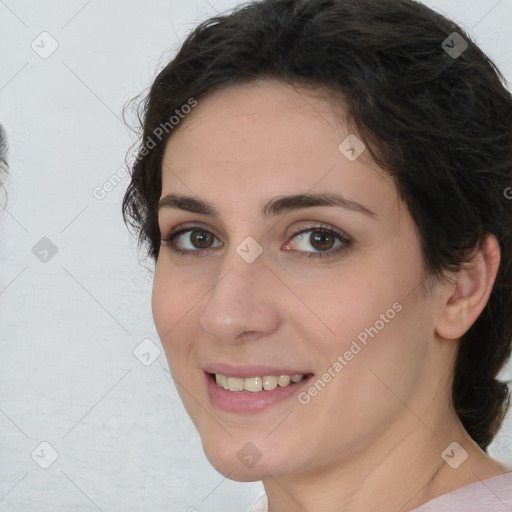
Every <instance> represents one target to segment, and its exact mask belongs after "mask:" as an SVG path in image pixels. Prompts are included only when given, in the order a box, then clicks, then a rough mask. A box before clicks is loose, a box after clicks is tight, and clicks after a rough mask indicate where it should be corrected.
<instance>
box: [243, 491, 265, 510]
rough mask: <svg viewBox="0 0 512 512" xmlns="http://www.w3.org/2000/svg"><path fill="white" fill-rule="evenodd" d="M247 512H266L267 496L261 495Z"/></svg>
mask: <svg viewBox="0 0 512 512" xmlns="http://www.w3.org/2000/svg"><path fill="white" fill-rule="evenodd" d="M247 512H268V508H267V496H266V495H265V494H263V496H260V497H259V498H258V501H257V502H256V503H255V504H254V505H253V506H252V507H251V508H250V509H249V510H248V511H247Z"/></svg>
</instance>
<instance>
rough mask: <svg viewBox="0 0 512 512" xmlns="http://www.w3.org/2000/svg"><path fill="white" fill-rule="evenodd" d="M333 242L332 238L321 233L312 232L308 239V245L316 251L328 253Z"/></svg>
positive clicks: (327, 234) (328, 234)
mask: <svg viewBox="0 0 512 512" xmlns="http://www.w3.org/2000/svg"><path fill="white" fill-rule="evenodd" d="M335 241H336V240H335V238H334V236H332V235H331V234H330V233H326V232H323V231H312V233H311V236H310V237H309V243H310V244H311V245H312V246H313V247H314V248H315V249H317V250H318V251H328V250H329V249H332V247H333V246H334V242H335Z"/></svg>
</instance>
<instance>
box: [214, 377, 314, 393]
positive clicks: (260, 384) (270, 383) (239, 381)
mask: <svg viewBox="0 0 512 512" xmlns="http://www.w3.org/2000/svg"><path fill="white" fill-rule="evenodd" d="M305 377H306V375H301V374H296V375H264V376H262V377H259V376H256V377H245V378H241V377H228V376H226V375H222V374H220V373H216V374H215V381H216V382H217V385H218V386H220V387H222V388H224V389H226V390H229V391H250V392H252V393H258V392H260V391H263V390H264V391H272V390H273V389H276V388H277V387H278V386H280V387H282V388H284V387H286V386H289V385H290V384H291V383H292V384H293V383H297V382H300V381H301V380H302V379H304V378H305Z"/></svg>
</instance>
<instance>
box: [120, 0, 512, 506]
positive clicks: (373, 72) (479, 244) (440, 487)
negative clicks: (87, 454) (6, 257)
mask: <svg viewBox="0 0 512 512" xmlns="http://www.w3.org/2000/svg"><path fill="white" fill-rule="evenodd" d="M143 106H144V116H143V136H142V139H141V145H140V147H139V151H138V158H137V160H136V162H135V164H134V166H133V169H132V171H133V172H132V178H131V183H130V186H129V189H128V191H127V192H126V195H125V198H124V203H123V214H124V216H125V220H126V221H127V222H128V223H129V224H130V225H131V226H132V227H134V228H135V230H136V232H137V234H138V236H139V241H140V243H141V244H147V245H148V246H149V252H150V254H151V256H152V257H153V258H154V260H155V262H156V268H155V275H154V285H153V298H152V308H153V316H154V320H155V325H156V328H157V330H158V333H159V336H160V339H161V341H162V344H163V346H164V348H165V351H166V355H167V359H168V363H169V366H170V369H171V372H172V375H173V378H174V380H175V382H176V385H177V389H178V391H179V393H180V396H181V398H182V401H183V403H184V406H185V408H186V410H187V412H188V413H189V415H190V417H191V419H192V421H193V422H194V424H195V426H196V428H197V429H198V431H199V434H200V436H201V439H202V444H203V447H204V450H205V453H206V456H207V457H208V459H209V461H210V462H211V463H212V465H213V466H214V467H215V468H216V469H217V470H218V471H219V472H220V473H222V474H223V475H225V476H226V477H228V478H230V479H233V480H238V481H256V480H263V484H264V487H265V491H266V496H264V497H262V499H261V500H260V502H259V503H258V504H257V505H256V506H255V508H254V510H267V502H268V510H270V511H272V512H285V511H286V512H290V511H299V510H300V511H302V510H307V511H309V512H315V511H319V510H322V511H324V512H325V511H327V512H329V511H337V512H339V511H341V510H343V511H344V512H347V511H350V512H352V511H363V510H364V511H374V510H378V511H380V512H387V511H393V512H395V511H398V510H401V511H411V510H417V511H422V512H426V511H434V510H443V511H444V510H485V511H498V510H510V509H512V494H511V491H510V489H511V488H512V473H510V472H508V468H506V467H505V466H503V465H502V464H501V463H499V462H498V461H496V460H493V459H492V458H491V457H489V456H488V455H487V453H486V451H485V450H486V448H487V446H488V445H489V443H490V442H491V440H492V439H493V437H494V436H495V434H496V432H497V431H498V429H499V427H500V424H501V422H502V419H503V417H504V414H505V412H506V410H507V406H508V397H509V394H508V388H507V387H506V385H505V384H504V383H500V382H498V381H497V380H496V376H497V374H498V372H499V370H500V368H501V367H502V366H503V364H504V363H505V362H506V360H507V358H508V357H509V356H510V352H511V344H510V340H511V337H512V317H511V315H510V310H511V308H512V295H511V293H510V286H511V284H512V267H511V263H510V262H511V261H512V239H511V233H512V224H511V223H512V203H511V201H509V200H507V199H506V198H505V197H504V190H505V189H506V188H507V187H510V183H512V168H511V165H512V164H511V162H512V98H511V95H510V94H509V92H508V91H507V90H506V89H505V87H504V86H503V83H502V79H501V75H500V74H499V72H498V71H497V70H496V69H495V67H494V65H493V64H492V62H490V61H489V59H488V58H487V57H486V56H485V55H484V54H483V53H482V52H481V50H480V49H479V48H478V47H477V46H476V45H475V44H474V43H473V42H472V41H471V40H470V38H469V36H468V35H467V34H466V33H465V32H464V31H463V30H462V29H461V28H460V27H458V26H457V25H455V24H454V23H453V22H451V21H449V20H447V19H446V18H444V17H442V16H441V15H439V14H437V13H435V12H433V11H432V10H430V9H429V8H427V7H425V6H424V5H422V4H420V3H417V2H414V1H411V0H357V1H355V0H308V1H301V0H266V1H260V2H251V3H248V4H246V5H245V6H242V7H239V8H237V9H235V10H234V11H233V12H232V13H231V14H228V15H223V16H218V17H215V18H213V19H211V20H209V21H207V22H204V23H203V24H201V25H200V26H199V27H198V28H197V29H196V30H195V31H194V32H193V33H192V34H191V35H190V36H189V37H188V38H187V40H186V41H185V42H184V44H183V45H182V47H181V49H180V51H179V52H178V54H177V55H176V57H175V58H174V59H173V60H172V61H171V62H169V64H168V65H167V66H166V67H165V68H164V69H163V70H162V71H161V73H160V74H159V75H158V76H157V78H156V79H155V81H154V83H153V85H152V87H151V90H150V92H149V94H148V96H147V98H146V100H145V102H144V104H143ZM450 507H451V508H450ZM506 507H508V508H506Z"/></svg>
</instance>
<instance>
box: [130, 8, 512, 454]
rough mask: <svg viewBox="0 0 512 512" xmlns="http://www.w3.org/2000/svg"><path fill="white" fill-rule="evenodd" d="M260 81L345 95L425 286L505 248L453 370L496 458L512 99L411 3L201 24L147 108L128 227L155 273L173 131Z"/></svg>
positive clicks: (260, 11)
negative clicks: (173, 119) (385, 181)
mask: <svg viewBox="0 0 512 512" xmlns="http://www.w3.org/2000/svg"><path fill="white" fill-rule="evenodd" d="M454 33H456V34H454ZM455 50H458V51H455ZM258 79H276V80H281V81H284V82H286V83H290V84H299V85H300V84H303V85H304V84H305V85H310V86H313V87H321V88H323V89H326V90H329V91H332V93H333V97H335V96H334V95H338V94H339V93H341V96H342V97H343V98H344V100H345V101H346V108H347V109H348V114H349V119H350V121H351V122H352V123H353V125H354V126H355V127H356V129H357V133H358V135H359V136H360V138H361V139H362V140H363V142H364V143H365V144H366V146H367V148H368V150H369V151H370V154H371V155H372V157H373V159H374V160H375V161H376V162H377V163H378V164H379V165H380V166H381V167H382V169H384V170H385V172H387V173H388V174H389V175H390V176H392V177H393V178H394V181H395V184H396V187H397V190H398V194H399V197H400V198H401V200H402V201H403V202H404V204H405V205H406V206H407V208H408V211H409V213H410V214H411V216H412V218H413V220H414V222H415V224H416V226H417V230H418V236H419V240H420V244H421V249H422V258H423V268H424V272H425V275H426V276H430V277H434V278H436V279H437V278H439V279H442V278H444V277H445V271H457V270H459V269H460V268H462V266H463V265H464V264H466V263H468V262H469V261H470V260H471V254H472V253H473V252H474V250H475V249H476V248H478V247H479V246H480V245H481V244H482V243H483V241H484V240H485V237H486V236H487V235H488V234H493V235H495V236H496V238H497V239H498V241H499V244H500V249H501V255H502V257H501V264H500V268H499V271H498V275H497V278H496V281H495V283H494V287H493V290H492V293H491V296H490V298H489V301H488V303H487V305H486V307H485V309H484V310H483V311H482V313H481V315H480V316H479V317H478V319H477V320H476V321H475V323H474V324H473V325H472V326H471V328H470V329H469V330H468V331H467V332H466V333H465V334H464V336H463V337H462V339H461V341H460V348H459V350H458V353H457V358H456V361H455V363H454V368H453V388H452V398H453V403H454V407H455V410H456V412H457V414H458V416H459V418H460V420H461V422H462V424H463V426H464V428H465V429H466V431H467V432H468V433H469V435H470V436H471V437H472V438H473V439H474V440H475V441H476V443H478V444H479V445H480V447H481V448H482V449H483V450H486V449H487V447H488V445H489V443H490V442H491V441H492V439H493V438H494V436H495V435H496V433H497V431H498V429H499V428H500V425H501V423H502V421H503V418H504V416H505V414H506V411H507V409H508V406H509V402H510V393H509V389H508V387H507V385H506V383H503V382H500V381H498V380H497V375H498V373H499V371H500V369H501V368H502V367H503V365H504V364H505V362H506V361H507V359H508V358H509V357H510V353H511V340H512V314H511V311H512V293H511V291H512V290H511V285H512V237H511V234H512V201H511V200H507V198H506V197H505V195H506V194H504V191H505V190H506V189H507V187H510V186H511V185H512V97H511V94H510V93H509V92H508V90H507V88H506V86H505V81H504V79H503V77H502V75H501V74H500V72H499V70H498V69H497V68H496V66H495V65H494V63H493V62H492V61H491V60H490V59H489V58H488V57H487V56H486V55H485V54H484V53H483V52H482V51H481V50H480V48H479V47H478V46H477V45H476V44H475V43H474V42H473V41H472V40H471V38H470V36H469V35H468V34H467V33H466V32H464V31H463V30H462V29H461V28H460V27H459V26H458V25H456V24H455V23H453V22H452V21H450V20H449V19H447V18H445V17H444V16H442V15H440V14H438V13H436V12H435V11H433V10H431V9H429V8H428V7H426V6H425V5H423V4H421V3H418V2H416V1H413V0H262V1H255V2H249V3H247V4H244V5H242V6H240V7H237V8H236V9H233V10H231V11H229V12H228V13H226V14H222V15H218V16H215V17H213V18H211V19H209V20H207V21H205V22H203V23H201V24H200V25H199V26H198V27H197V28H196V29H195V30H193V31H192V33H191V34H190V35H189V36H188V38H187V39H186V40H185V41H184V43H183V44H182V45H181V48H180V49H179V51H178V52H177V54H176V56H175V57H174V58H173V59H172V60H171V61H170V62H169V63H168V64H167V65H166V66H165V67H164V68H163V70H162V71H161V72H160V73H159V74H158V76H157V77H156V79H155V80H154V82H153V84H152V86H151V88H150V90H149V93H148V94H147V96H146V97H145V98H144V99H143V101H142V102H141V103H140V104H139V108H140V109H141V110H140V111H139V118H140V120H141V131H142V138H141V140H140V145H139V146H138V156H137V159H136V160H135V163H134V164H133V166H132V168H131V182H130V185H129V187H128V189H127V191H126V193H125V196H124V199H123V206H122V207H123V218H124V220H125V222H126V224H127V225H128V227H129V228H131V229H132V230H134V231H135V232H136V233H137V235H138V241H139V247H141V246H147V247H148V249H149V250H148V254H149V255H150V256H151V257H152V258H153V259H154V260H155V261H156V260H157V258H158V254H159V248H160V232H159V227H158V217H157V211H158V207H157V204H158V200H159V197H160V194H161V166H162V157H163V154H164V150H165V145H166V142H167V140H168V138H169V137H170V136H172V134H173V133H174V131H175V130H176V129H179V125H178V126H177V127H174V126H171V127H170V128H169V129H166V130H165V134H164V133H163V130H162V129H161V127H162V126H164V125H165V124H166V123H167V125H169V122H168V120H169V118H170V116H172V114H173V112H175V111H176V110H177V109H180V108H181V106H182V105H186V104H187V103H188V102H189V101H190V98H195V101H201V99H202V98H204V96H205V95H206V94H207V93H210V92H212V91H214V90H216V89H219V88H223V87H227V86H229V85H231V84H241V83H248V82H251V81H255V80H258ZM159 127H160V128H159ZM155 134H158V136H157V137H155ZM162 135H163V136H162ZM154 139H157V140H156V141H155V140H154ZM148 140H151V141H152V142H153V144H152V146H151V147H152V149H151V150H150V151H148V145H147V141H148Z"/></svg>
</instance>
